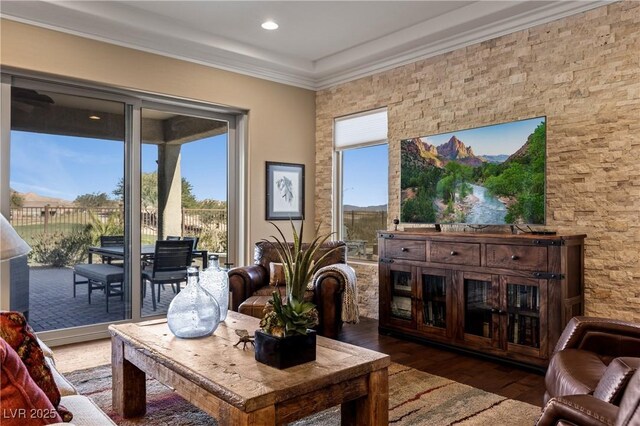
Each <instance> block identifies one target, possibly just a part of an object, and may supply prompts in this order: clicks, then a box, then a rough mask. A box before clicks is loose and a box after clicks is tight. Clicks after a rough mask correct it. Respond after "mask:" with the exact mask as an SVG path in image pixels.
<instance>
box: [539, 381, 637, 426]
mask: <svg viewBox="0 0 640 426" xmlns="http://www.w3.org/2000/svg"><path fill="white" fill-rule="evenodd" d="M555 425H557V426H603V425H608V426H611V425H615V426H640V370H638V371H636V372H635V373H634V375H633V376H632V377H631V380H630V381H629V384H628V385H627V387H626V388H625V390H624V392H623V395H622V400H621V401H620V406H619V407H618V406H616V405H614V404H610V403H608V402H605V401H602V400H600V399H598V398H596V397H595V396H593V395H569V396H560V397H556V398H552V399H551V400H550V401H549V402H548V403H547V405H546V406H545V407H544V410H543V411H542V415H541V416H540V419H538V423H537V426H555Z"/></svg>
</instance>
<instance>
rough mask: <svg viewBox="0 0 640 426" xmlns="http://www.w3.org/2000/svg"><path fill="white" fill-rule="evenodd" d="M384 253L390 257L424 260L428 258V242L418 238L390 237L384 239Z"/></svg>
mask: <svg viewBox="0 0 640 426" xmlns="http://www.w3.org/2000/svg"><path fill="white" fill-rule="evenodd" d="M384 255H385V257H389V258H395V259H404V260H419V261H422V262H424V261H425V260H427V243H426V242H425V241H416V240H394V239H388V240H385V241H384Z"/></svg>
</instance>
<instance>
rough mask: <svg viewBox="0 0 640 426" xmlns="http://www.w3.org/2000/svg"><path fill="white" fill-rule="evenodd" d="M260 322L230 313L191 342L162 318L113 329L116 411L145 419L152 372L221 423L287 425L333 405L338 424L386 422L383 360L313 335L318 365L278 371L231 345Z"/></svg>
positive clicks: (378, 355)
mask: <svg viewBox="0 0 640 426" xmlns="http://www.w3.org/2000/svg"><path fill="white" fill-rule="evenodd" d="M258 324H259V320H258V319H257V318H253V317H249V316H246V315H242V314H239V313H237V312H232V311H230V312H229V313H228V316H227V319H226V321H224V322H222V323H220V326H219V327H218V329H217V330H216V332H215V333H214V335H213V336H210V337H206V338H201V339H193V340H189V339H179V338H177V337H175V336H173V334H171V332H170V331H169V328H168V327H167V324H166V321H165V320H155V321H148V322H144V323H138V324H122V325H111V326H110V327H109V331H110V332H111V335H112V337H111V342H112V369H113V408H114V410H115V411H116V412H117V413H118V414H120V415H121V416H123V417H136V416H142V415H144V414H145V412H146V385H145V378H146V374H149V375H150V376H152V377H153V378H155V379H157V380H158V381H160V382H161V383H164V384H165V385H167V386H170V387H171V388H173V389H175V391H176V392H177V393H178V394H179V395H180V396H182V397H183V398H185V399H186V400H188V401H189V402H191V403H192V404H194V405H196V406H197V407H199V408H201V409H202V410H204V411H206V412H207V413H209V414H211V415H212V416H214V417H215V418H216V419H217V420H218V423H219V424H232V425H249V424H251V425H273V424H283V423H289V422H292V421H294V420H297V419H300V418H303V417H306V416H308V415H310V414H313V413H316V412H319V411H322V410H324V409H326V408H329V407H332V406H335V405H338V404H341V405H342V406H341V415H342V424H348V425H355V424H357V425H386V424H387V423H388V417H389V413H388V409H389V382H388V373H387V368H388V366H389V364H390V360H389V356H388V355H385V354H381V353H378V352H374V351H371V350H368V349H364V348H359V347H357V346H353V345H350V344H347V343H342V342H338V341H336V340H331V339H327V338H324V337H320V336H318V339H317V357H316V360H315V361H313V362H309V363H306V364H302V365H299V366H296V367H292V368H288V369H285V370H278V369H275V368H272V367H269V366H266V365H264V364H261V363H259V362H257V361H256V360H255V358H254V353H253V351H252V350H242V349H240V348H234V344H235V343H236V341H237V340H238V336H237V334H236V330H243V329H244V330H256V329H258V327H259V325H258Z"/></svg>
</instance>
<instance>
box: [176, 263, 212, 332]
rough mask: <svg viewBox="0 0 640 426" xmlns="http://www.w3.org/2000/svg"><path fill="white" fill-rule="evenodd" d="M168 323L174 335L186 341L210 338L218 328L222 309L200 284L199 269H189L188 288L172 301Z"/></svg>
mask: <svg viewBox="0 0 640 426" xmlns="http://www.w3.org/2000/svg"><path fill="white" fill-rule="evenodd" d="M167 322H168V325H169V329H170V330H171V332H172V333H173V334H175V335H176V336H177V337H182V338H186V339H189V338H194V337H204V336H209V335H211V334H212V333H213V332H214V331H215V330H216V328H218V323H219V322H220V307H219V306H218V302H217V301H216V300H215V299H214V298H213V297H212V296H211V295H210V294H209V293H208V292H206V291H204V289H203V288H202V286H201V285H200V283H199V282H198V268H194V267H189V268H188V269H187V286H186V287H185V288H184V289H183V290H181V291H180V292H179V293H178V294H177V295H176V297H174V298H173V300H172V301H171V304H170V305H169V310H168V311H167Z"/></svg>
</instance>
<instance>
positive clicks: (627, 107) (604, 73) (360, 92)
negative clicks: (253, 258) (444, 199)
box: [315, 1, 640, 321]
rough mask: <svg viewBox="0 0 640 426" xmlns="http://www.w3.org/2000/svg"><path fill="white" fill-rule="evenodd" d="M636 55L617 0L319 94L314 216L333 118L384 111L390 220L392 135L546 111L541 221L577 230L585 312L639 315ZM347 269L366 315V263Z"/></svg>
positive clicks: (638, 48) (395, 212) (327, 169)
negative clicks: (354, 274)
mask: <svg viewBox="0 0 640 426" xmlns="http://www.w3.org/2000/svg"><path fill="white" fill-rule="evenodd" d="M639 52H640V2H635V1H623V2H618V3H614V4H610V5H607V6H603V7H600V8H597V9H594V10H591V11H588V12H585V13H582V14H578V15H574V16H571V17H568V18H563V19H560V20H558V21H554V22H551V23H548V24H544V25H540V26H537V27H534V28H531V29H528V30H524V31H519V32H517V33H513V34H509V35H506V36H503V37H499V38H496V39H492V40H489V41H486V42H482V43H479V44H475V45H472V46H468V47H465V48H462V49H459V50H456V51H454V52H450V53H446V54H442V55H439V56H436V57H433V58H429V59H425V60H422V61H418V62H415V63H412V64H409V65H405V66H402V67H398V68H395V69H393V70H390V71H387V72H383V73H379V74H376V75H373V76H370V77H365V78H362V79H359V80H357V81H353V82H349V83H346V84H343V85H339V86H336V87H332V88H330V89H326V90H323V91H320V92H318V93H317V97H316V110H317V111H316V114H317V118H316V177H315V179H316V193H315V196H316V220H317V221H318V220H319V219H320V218H322V219H323V223H324V226H325V227H328V226H329V224H330V221H329V220H328V218H329V217H331V214H332V208H331V206H332V199H331V197H332V160H331V158H332V133H333V119H334V118H335V117H339V116H343V115H347V114H352V113H356V112H360V111H366V110H370V109H373V108H379V107H384V106H386V107H387V108H388V112H389V219H390V220H391V219H393V218H394V217H396V216H399V208H400V207H399V200H400V194H399V188H400V170H399V166H400V158H399V157H400V155H399V154H400V147H399V144H400V140H401V139H403V138H409V137H417V136H422V135H429V134H438V133H446V132H451V131H455V130H460V129H466V128H472V127H478V126H484V125H488V124H495V123H503V122H509V121H513V120H520V119H526V118H531V117H536V116H541V115H546V116H547V211H546V221H547V228H550V229H554V230H557V231H559V232H562V233H585V234H587V236H588V238H587V240H586V244H587V246H586V252H585V280H586V288H585V301H586V314H588V315H597V316H605V317H614V318H620V319H628V320H635V321H640V154H639V150H640V54H639ZM390 226H391V225H390ZM357 269H358V273H359V277H358V278H359V287H360V289H361V290H360V300H361V302H362V306H361V311H362V312H363V315H365V316H369V315H371V316H373V313H374V312H377V297H376V296H374V295H373V293H372V292H373V290H374V289H377V277H376V276H375V271H374V272H373V273H372V272H371V270H370V268H365V267H359V266H358V267H357ZM365 313H366V314H365Z"/></svg>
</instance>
